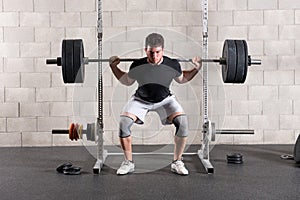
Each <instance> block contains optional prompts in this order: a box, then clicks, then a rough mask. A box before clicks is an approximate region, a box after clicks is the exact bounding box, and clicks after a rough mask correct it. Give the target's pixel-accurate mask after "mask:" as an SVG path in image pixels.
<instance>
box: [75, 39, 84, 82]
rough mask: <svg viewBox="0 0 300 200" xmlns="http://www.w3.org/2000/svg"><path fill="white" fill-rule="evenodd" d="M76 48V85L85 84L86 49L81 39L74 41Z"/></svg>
mask: <svg viewBox="0 0 300 200" xmlns="http://www.w3.org/2000/svg"><path fill="white" fill-rule="evenodd" d="M73 42H74V43H73V44H74V48H73V55H74V57H73V59H74V60H73V71H74V73H75V74H74V78H75V79H74V83H83V82H84V74H85V67H84V61H83V58H84V48H83V42H82V40H81V39H77V40H73Z"/></svg>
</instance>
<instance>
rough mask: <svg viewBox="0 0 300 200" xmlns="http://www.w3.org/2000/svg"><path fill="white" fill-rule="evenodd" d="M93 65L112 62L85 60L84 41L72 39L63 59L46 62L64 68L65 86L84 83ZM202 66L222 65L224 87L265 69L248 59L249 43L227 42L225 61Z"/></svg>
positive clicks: (67, 41)
mask: <svg viewBox="0 0 300 200" xmlns="http://www.w3.org/2000/svg"><path fill="white" fill-rule="evenodd" d="M174 59H176V60H177V61H178V62H191V61H192V59H180V58H174ZM135 60H138V58H120V61H121V62H134V61H135ZM92 62H109V59H91V58H88V57H84V46H83V41H82V39H68V40H63V41H62V56H61V57H57V58H56V59H53V58H52V59H46V64H56V65H57V66H62V75H63V80H64V83H83V82H84V75H85V65H87V64H89V63H92ZM201 62H214V63H219V64H220V65H222V78H223V81H224V83H244V82H245V80H246V77H247V71H248V66H251V65H261V60H259V59H252V58H251V56H250V55H248V46H247V42H246V41H245V40H229V39H227V40H225V42H224V44H223V50H222V57H220V58H219V59H201Z"/></svg>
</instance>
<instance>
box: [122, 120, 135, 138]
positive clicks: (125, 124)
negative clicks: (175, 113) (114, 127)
mask: <svg viewBox="0 0 300 200" xmlns="http://www.w3.org/2000/svg"><path fill="white" fill-rule="evenodd" d="M133 122H134V121H133V119H131V118H130V117H127V116H121V117H120V125H119V137H120V138H126V137H129V136H130V134H131V131H130V128H131V126H132V124H133Z"/></svg>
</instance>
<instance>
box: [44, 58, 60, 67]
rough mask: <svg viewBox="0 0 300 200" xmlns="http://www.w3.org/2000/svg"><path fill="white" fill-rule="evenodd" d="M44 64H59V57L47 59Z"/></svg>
mask: <svg viewBox="0 0 300 200" xmlns="http://www.w3.org/2000/svg"><path fill="white" fill-rule="evenodd" d="M46 64H47V65H57V66H61V57H57V58H56V59H55V58H52V59H47V60H46Z"/></svg>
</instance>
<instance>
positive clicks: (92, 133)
mask: <svg viewBox="0 0 300 200" xmlns="http://www.w3.org/2000/svg"><path fill="white" fill-rule="evenodd" d="M91 141H95V123H92V124H91Z"/></svg>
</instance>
